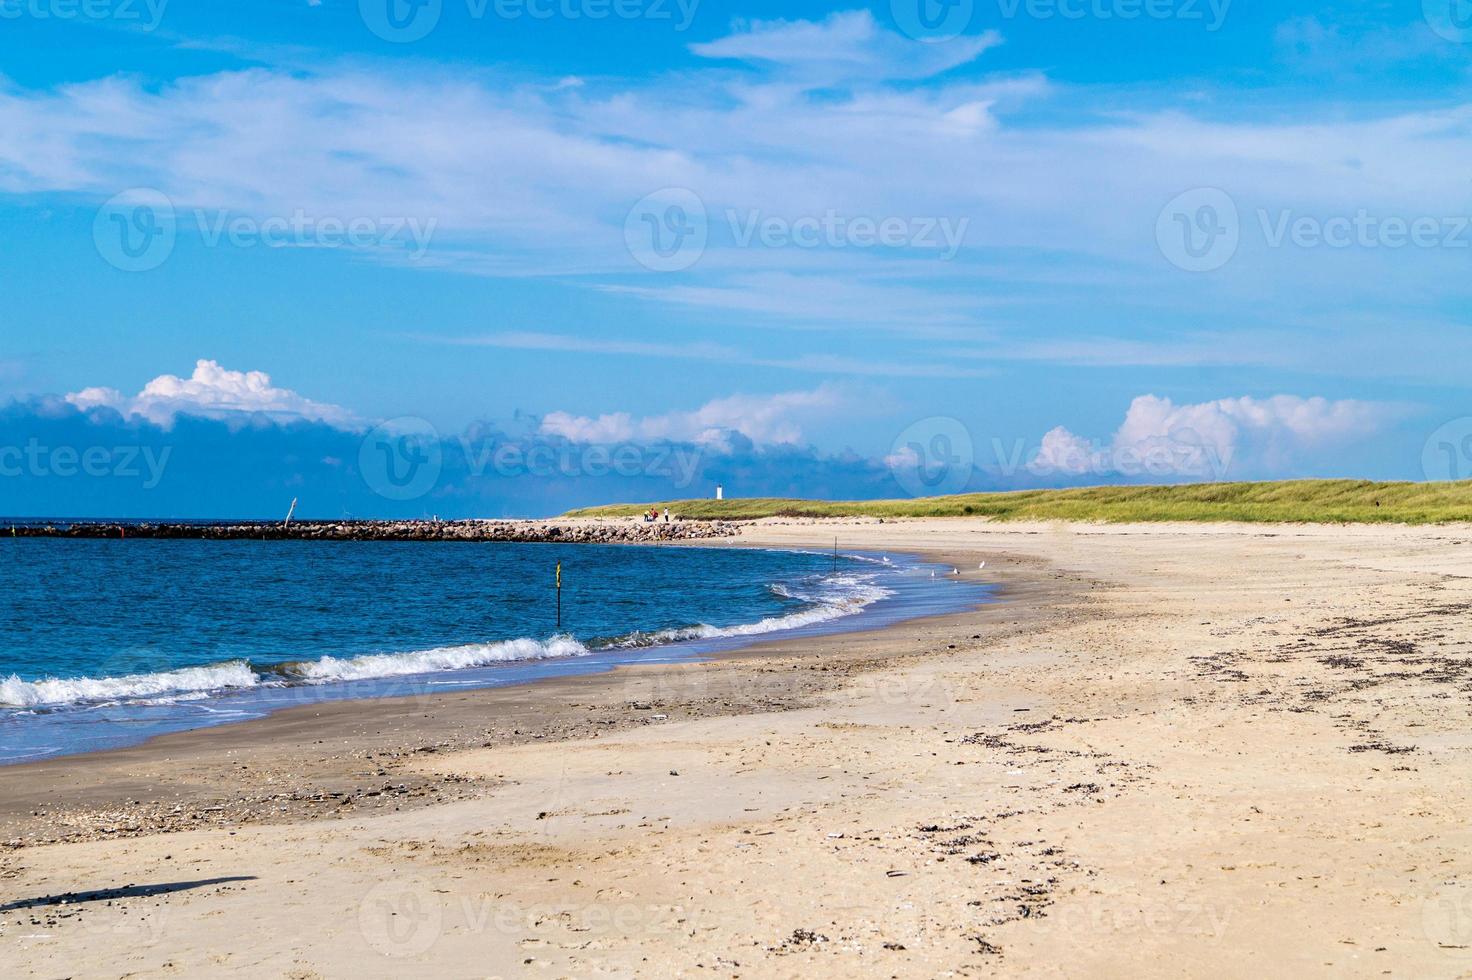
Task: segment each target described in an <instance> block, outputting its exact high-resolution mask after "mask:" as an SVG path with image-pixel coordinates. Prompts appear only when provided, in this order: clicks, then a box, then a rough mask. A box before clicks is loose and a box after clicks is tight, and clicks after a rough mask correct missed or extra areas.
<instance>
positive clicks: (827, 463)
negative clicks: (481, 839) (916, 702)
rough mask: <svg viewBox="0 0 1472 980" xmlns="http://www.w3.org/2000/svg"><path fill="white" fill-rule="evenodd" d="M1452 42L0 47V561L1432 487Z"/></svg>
mask: <svg viewBox="0 0 1472 980" xmlns="http://www.w3.org/2000/svg"><path fill="white" fill-rule="evenodd" d="M1469 79H1472V0H1424V2H1423V0H1402V2H1397V3H1393V4H1391V3H1375V2H1368V3H1367V2H1358V3H1339V4H1335V3H1315V4H1307V3H1298V2H1293V0H1287V2H1282V0H1279V2H1273V3H1266V2H1260V0H1259V2H1247V0H893V2H888V0H886V2H882V3H877V4H874V5H870V6H863V5H859V4H853V3H838V4H832V5H829V4H816V3H792V2H788V3H783V4H776V3H761V2H739V3H737V2H716V0H351V2H349V0H256V2H252V3H245V4H242V3H225V2H205V0H0V134H3V136H0V230H3V233H4V241H5V249H4V258H5V261H4V262H3V263H0V295H3V297H4V302H3V303H0V514H10V515H16V516H118V517H169V516H175V517H274V516H278V515H280V514H284V512H285V511H286V509H287V507H288V506H289V505H290V503H291V501H292V499H298V500H299V509H298V513H299V514H300V515H302V516H310V517H324V518H334V517H342V516H355V517H373V516H383V517H390V516H404V517H409V516H433V515H438V516H445V517H467V516H513V515H545V514H552V513H558V512H560V511H562V510H564V509H566V508H568V507H572V506H577V505H583V504H593V503H600V502H607V501H613V500H619V501H638V500H657V499H667V498H681V497H704V496H710V495H712V494H713V493H714V492H715V487H716V486H717V485H718V484H719V485H722V486H723V487H724V488H725V492H726V494H727V495H728V496H757V495H773V494H780V495H791V496H801V497H824V496H840V497H894V496H907V495H926V494H930V493H938V492H954V491H959V490H965V489H973V490H988V489H1011V488H1021V487H1035V486H1073V485H1084V484H1104V483H1140V482H1148V483H1161V482H1180V481H1195V480H1221V479H1277V478H1288V477H1326V476H1345V477H1356V478H1373V479H1404V480H1426V479H1433V480H1435V479H1441V480H1444V479H1454V478H1467V477H1472V417H1469V416H1472V405H1469V404H1468V399H1467V397H1466V392H1467V380H1468V371H1469V368H1472V339H1469V336H1468V314H1469V309H1472V308H1469V303H1468V298H1469V292H1472V275H1469V271H1472V220H1469V216H1472V88H1469V84H1468V83H1469Z"/></svg>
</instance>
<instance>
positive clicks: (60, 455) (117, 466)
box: [0, 359, 1403, 518]
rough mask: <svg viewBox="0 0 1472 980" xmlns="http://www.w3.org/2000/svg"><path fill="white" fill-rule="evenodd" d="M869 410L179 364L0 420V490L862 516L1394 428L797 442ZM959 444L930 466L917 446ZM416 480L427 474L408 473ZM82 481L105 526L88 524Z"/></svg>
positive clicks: (14, 409)
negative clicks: (395, 387) (432, 385)
mask: <svg viewBox="0 0 1472 980" xmlns="http://www.w3.org/2000/svg"><path fill="white" fill-rule="evenodd" d="M871 397H872V393H870V392H865V391H863V390H861V389H856V388H844V387H841V386H836V385H823V386H820V387H818V388H815V389H812V390H806V391H803V390H799V391H788V392H781V393H778V394H775V395H770V396H749V395H736V396H728V397H724V398H719V399H714V400H712V401H710V402H707V403H706V404H704V405H702V406H699V407H698V408H695V409H692V410H689V411H683V412H671V413H665V414H662V415H658V416H644V417H641V416H636V415H633V414H631V413H628V412H615V413H607V414H604V415H601V416H598V417H596V418H590V417H584V416H576V415H573V414H571V413H568V412H564V411H555V412H551V413H548V414H547V415H545V416H542V417H540V418H526V419H520V420H512V421H511V422H510V423H498V422H496V421H493V420H479V421H476V422H473V423H471V424H470V425H468V426H467V427H466V428H465V429H464V431H462V432H457V433H440V432H438V431H437V430H435V429H434V427H433V426H432V425H430V424H429V423H427V422H426V421H424V420H422V419H417V418H397V419H389V420H383V421H380V422H377V423H371V422H368V421H365V420H362V419H360V418H359V417H358V416H357V415H356V414H354V413H353V412H352V411H350V410H348V409H346V408H343V407H340V406H336V405H331V404H327V403H323V402H319V401H315V400H313V399H311V398H308V397H306V396H304V395H302V394H300V393H298V392H296V391H293V390H291V389H288V388H283V387H279V386H277V385H275V384H274V383H273V382H272V379H271V378H270V377H269V376H268V375H266V374H264V373H262V372H258V371H235V370H231V369H229V368H227V367H224V366H222V365H220V364H219V363H218V362H216V361H213V360H209V359H200V360H199V361H198V362H197V363H196V365H195V369H194V372H193V374H192V375H191V376H190V377H189V378H187V379H186V378H181V377H178V376H175V375H170V374H165V375H161V376H159V377H157V378H155V379H153V380H152V381H150V382H149V383H148V384H146V385H145V386H144V387H143V390H142V391H141V392H140V393H139V394H138V395H137V396H133V397H127V396H124V395H122V394H120V393H119V392H118V391H117V390H115V389H112V388H106V387H96V386H94V387H90V388H86V389H84V390H82V391H79V392H73V393H70V394H66V395H64V396H46V397H41V398H35V399H29V400H25V401H17V402H12V403H11V404H10V405H8V406H5V407H4V408H3V409H0V446H3V447H5V448H3V449H0V478H4V479H5V481H6V486H7V490H8V491H9V494H8V499H7V505H8V506H7V508H6V509H7V510H10V511H13V512H14V515H15V516H24V515H29V514H37V515H49V516H120V517H162V516H184V517H252V518H255V517H263V516H271V515H272V514H274V511H275V510H276V509H279V506H280V504H281V503H282V501H283V500H291V499H296V498H305V504H304V506H303V509H302V514H303V516H308V517H310V516H316V517H345V516H358V517H361V516H372V515H377V514H392V515H395V516H427V515H436V516H442V517H469V516H488V515H490V516H547V515H551V514H556V513H559V512H561V511H563V510H567V509H570V508H573V507H577V506H586V505H590V504H596V503H601V502H608V501H610V500H641V499H651V500H652V499H668V498H679V497H700V496H708V495H709V493H710V491H711V489H712V488H713V487H714V486H716V485H717V484H720V485H724V486H728V487H730V488H731V490H732V491H733V492H735V493H739V494H740V495H743V496H803V497H826V498H860V499H862V498H873V497H881V496H904V495H906V494H909V495H916V494H919V493H922V492H959V491H962V490H996V489H1018V488H1024V487H1033V486H1054V485H1081V484H1090V483H1115V482H1139V481H1140V480H1153V481H1159V482H1181V481H1192V480H1203V479H1212V480H1225V479H1243V478H1251V477H1254V476H1268V475H1274V474H1275V473H1276V472H1278V471H1280V470H1281V468H1282V467H1283V466H1284V465H1287V464H1289V463H1290V462H1292V463H1297V462H1298V461H1300V460H1301V459H1302V458H1304V457H1312V456H1313V455H1314V454H1317V453H1323V452H1332V451H1333V450H1334V449H1336V448H1337V447H1341V446H1343V445H1344V444H1345V443H1346V442H1348V441H1350V440H1353V439H1356V438H1361V437H1363V436H1364V435H1365V434H1367V433H1371V432H1374V431H1376V430H1378V429H1380V428H1382V427H1383V426H1385V425H1387V424H1389V423H1391V422H1392V421H1393V420H1394V419H1395V418H1396V417H1397V416H1398V415H1400V414H1401V413H1402V411H1403V409H1402V408H1401V407H1400V406H1396V405H1386V404H1374V403H1366V402H1356V401H1328V400H1325V399H1322V398H1300V397H1296V396H1289V395H1279V396H1274V397H1272V398H1268V399H1254V398H1250V397H1241V398H1226V399H1218V400H1216V401H1213V402H1207V403H1201V404H1194V405H1176V404H1174V403H1172V402H1171V401H1170V399H1168V398H1160V397H1157V396H1154V395H1142V396H1140V397H1137V398H1135V399H1134V400H1133V401H1132V402H1131V403H1130V405H1129V407H1128V409H1127V411H1126V413H1125V416H1124V420H1123V422H1122V423H1121V424H1120V426H1119V427H1118V429H1117V431H1116V432H1115V433H1114V435H1113V437H1112V440H1110V441H1108V442H1100V441H1091V440H1089V439H1086V438H1084V437H1082V436H1079V435H1075V434H1074V433H1073V432H1071V431H1069V430H1068V429H1067V428H1065V427H1063V426H1057V427H1055V428H1053V429H1051V430H1049V431H1048V432H1046V433H1043V434H1041V435H1040V436H1039V437H1038V438H1037V439H1035V440H1014V441H1013V444H1012V445H1011V446H1009V445H1007V444H1006V442H1005V440H1003V439H1001V438H999V437H998V436H997V434H995V433H987V432H981V431H970V430H967V429H966V428H965V426H964V425H962V424H961V423H959V422H957V421H956V420H954V419H937V418H930V419H922V420H919V421H918V422H916V423H915V424H914V425H912V426H910V427H909V428H907V430H906V432H905V433H902V434H901V435H899V436H897V437H896V439H895V441H894V444H893V446H892V447H891V451H890V452H889V453H887V454H885V455H883V456H881V457H873V456H865V455H863V454H860V453H856V452H854V451H853V450H851V449H844V450H842V451H839V452H831V451H825V450H822V449H820V448H818V447H816V446H814V445H813V444H811V443H810V442H808V441H806V440H805V439H804V436H803V428H804V426H805V425H807V424H810V423H811V422H813V421H815V420H819V419H821V418H823V417H825V416H830V415H834V414H843V413H852V412H856V411H860V410H861V409H862V406H863V404H864V402H865V400H866V399H868V398H871ZM958 430H959V431H960V432H961V437H960V438H959V439H954V438H951V437H950V436H947V441H946V443H945V444H944V448H937V445H936V443H935V442H934V438H933V436H934V435H935V434H940V433H954V432H955V431H958ZM989 454H990V455H989ZM84 460H85V461H87V462H84ZM421 462H430V463H432V470H433V471H432V472H428V471H426V472H424V473H420V472H418V470H419V464H420V463H421ZM1019 463H1021V464H1022V465H1019ZM411 471H412V472H411ZM78 477H91V478H92V479H90V480H79V479H78ZM937 480H941V481H944V483H943V484H941V483H938V482H937ZM99 481H106V486H107V489H108V491H109V495H108V497H107V499H108V500H109V501H111V504H110V506H111V508H112V509H111V510H110V511H109V512H108V514H107V515H101V514H97V513H94V512H93V511H91V510H90V509H89V508H90V507H92V506H94V504H93V503H92V500H94V499H96V498H94V497H93V496H91V495H93V494H95V493H96V490H97V487H98V485H99ZM58 506H60V507H62V508H63V509H61V510H58V509H57V507H58ZM66 508H73V509H66Z"/></svg>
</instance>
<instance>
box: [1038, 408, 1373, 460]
mask: <svg viewBox="0 0 1472 980" xmlns="http://www.w3.org/2000/svg"><path fill="white" fill-rule="evenodd" d="M1398 413H1399V409H1398V408H1397V407H1396V406H1393V405H1387V404H1384V403H1379V402H1365V401H1355V400H1340V401H1330V400H1328V399H1325V398H1317V397H1316V398H1301V397H1298V396H1295V395H1274V396H1273V397H1271V398H1252V397H1248V396H1243V397H1240V398H1222V399H1218V400H1216V401H1209V402H1200V403H1196V404H1185V405H1177V404H1175V403H1174V402H1173V401H1171V399H1169V398H1161V397H1159V396H1156V395H1141V396H1139V397H1138V398H1136V399H1135V400H1134V401H1132V402H1131V403H1130V407H1129V410H1128V411H1127V412H1126V413H1125V417H1124V422H1123V423H1122V424H1121V425H1120V427H1119V429H1118V430H1117V431H1116V432H1115V433H1114V437H1113V439H1112V440H1111V442H1110V443H1109V444H1107V445H1102V444H1099V443H1094V442H1090V441H1089V440H1087V439H1085V438H1083V437H1082V436H1079V435H1076V434H1074V433H1073V432H1070V431H1069V430H1068V429H1066V428H1064V427H1062V426H1058V427H1057V428H1054V429H1052V430H1051V431H1050V432H1048V433H1047V434H1046V435H1045V436H1044V437H1043V440H1042V443H1041V446H1040V447H1039V449H1038V450H1037V452H1036V453H1034V455H1033V457H1032V459H1031V460H1030V462H1029V464H1028V468H1029V469H1030V470H1031V471H1032V472H1033V473H1034V474H1039V475H1046V474H1059V475H1066V476H1086V475H1095V476H1112V475H1123V476H1127V477H1161V478H1164V477H1182V478H1197V479H1223V478H1225V477H1227V475H1228V472H1229V471H1231V470H1234V469H1237V470H1245V471H1247V472H1255V471H1268V472H1274V471H1280V470H1284V469H1287V468H1290V467H1292V466H1293V465H1294V463H1295V462H1296V461H1297V456H1298V454H1299V453H1301V452H1306V451H1313V450H1319V449H1323V448H1324V447H1327V446H1333V445H1335V444H1342V443H1344V442H1346V441H1349V440H1351V439H1354V438H1356V437H1364V436H1367V435H1370V434H1372V433H1375V432H1378V431H1379V430H1380V429H1381V428H1382V427H1383V426H1384V425H1385V424H1386V423H1387V422H1388V421H1390V420H1391V419H1392V418H1393V417H1394V416H1395V415H1397V414H1398Z"/></svg>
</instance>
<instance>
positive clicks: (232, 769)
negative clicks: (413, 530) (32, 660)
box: [0, 521, 1009, 848]
mask: <svg viewBox="0 0 1472 980" xmlns="http://www.w3.org/2000/svg"><path fill="white" fill-rule="evenodd" d="M581 523H583V524H585V525H591V524H596V523H601V522H596V521H584V522H581ZM608 523H615V524H622V523H627V522H608ZM620 534H621V532H620V531H617V530H616V531H614V532H612V534H611V535H602V534H598V535H595V536H594V537H595V539H596V541H597V543H603V541H604V539H605V538H608V537H613V538H618V537H619V536H620ZM727 543H728V544H729V545H730V546H734V547H750V548H768V547H770V546H769V545H764V544H760V543H753V542H743V541H740V540H731V541H728V542H727ZM712 544H713V542H712V540H711V539H709V538H705V537H702V536H699V535H695V536H691V537H689V538H686V539H684V540H683V541H682V542H681V546H682V547H707V548H708V547H711V546H712ZM813 546H814V545H813V543H812V542H809V543H807V544H798V545H793V546H791V547H790V549H779V550H811V549H812V547H813ZM887 553H888V554H891V555H894V556H901V555H902V556H904V557H905V558H909V559H914V560H916V561H922V562H925V563H927V564H931V563H933V564H951V565H953V566H957V567H958V570H959V566H962V565H965V566H968V570H967V571H966V572H964V573H962V575H960V576H958V578H961V579H964V580H966V581H973V582H977V581H979V582H986V583H989V584H990V583H992V582H994V581H996V577H997V574H998V573H999V572H1001V571H1002V569H1000V568H999V567H996V566H994V567H993V569H992V571H993V575H992V576H991V577H988V576H986V575H983V574H981V573H980V572H979V571H978V572H972V571H971V570H970V569H972V568H974V567H975V565H976V564H977V563H978V562H979V561H980V560H983V559H981V558H980V557H979V555H977V554H971V553H966V554H953V555H948V554H934V553H924V552H906V551H899V550H892V551H889V552H887ZM994 561H995V559H994ZM1002 587H1003V592H1002V593H1001V594H999V595H996V596H993V597H990V598H988V599H986V600H983V601H981V602H978V603H977V604H975V605H974V607H972V608H969V609H966V610H964V611H960V612H950V613H944V614H941V615H938V616H937V615H904V616H903V617H902V618H901V620H900V622H898V623H894V622H890V623H886V624H884V625H880V626H874V627H865V626H849V625H846V624H845V623H844V622H843V620H835V621H831V622H829V623H828V624H825V625H826V626H827V627H828V629H827V630H825V631H823V632H819V633H817V634H816V635H814V634H811V633H806V634H804V633H802V632H800V631H790V630H789V631H783V632H781V633H777V634H774V635H773V636H771V637H766V638H763V637H761V636H759V635H758V636H753V637H751V638H749V640H748V641H746V642H742V643H740V644H739V645H736V646H734V648H731V649H720V650H716V651H712V652H702V653H690V652H688V651H686V650H684V649H682V648H681V647H680V645H679V644H671V645H669V646H668V647H666V648H655V649H656V650H660V649H665V650H668V654H667V655H668V657H670V658H671V659H669V660H665V659H659V660H656V661H655V662H653V663H649V664H641V663H616V664H614V665H612V666H610V667H606V668H601V669H597V670H584V669H583V668H584V667H585V665H584V664H582V663H580V662H579V659H581V658H578V659H570V660H569V661H568V662H567V663H566V664H565V666H567V667H568V668H569V671H570V672H569V673H568V674H567V675H566V676H554V677H547V678H539V679H535V680H529V681H524V682H516V683H513V684H510V685H506V686H498V687H470V688H465V689H458V690H456V691H454V692H444V691H435V690H432V689H428V688H425V687H423V686H420V685H415V684H412V683H410V682H407V681H406V685H405V686H408V687H410V688H412V689H414V690H415V691H416V693H413V694H406V695H394V696H388V697H373V696H364V697H357V698H349V699H344V700H338V701H321V702H316V701H313V702H309V703H305V704H302V705H298V706H293V707H287V708H281V709H277V710H274V711H272V712H270V713H269V714H267V715H265V716H264V717H256V718H249V719H245V720H240V721H231V722H226V723H223V724H219V725H212V726H208V727H199V728H190V729H187V730H184V731H178V732H169V733H165V734H160V735H155V736H152V737H149V738H148V739H147V740H145V741H142V742H138V743H134V744H126V745H122V746H118V747H114V748H106V749H101V750H95V751H82V752H72V753H67V754H62V755H57V756H51V757H46V758H41V759H35V760H27V761H22V762H16V763H11V764H7V765H4V766H0V786H3V787H4V792H0V846H7V847H12V848H14V847H23V846H27V845H31V844H34V843H54V842H59V841H73V842H75V841H78V840H89V839H100V838H115V837H126V836H146V835H149V834H153V833H159V832H169V831H172V830H177V829H180V828H191V829H192V828H196V827H198V826H201V825H202V824H219V825H225V824H235V823H247V822H273V823H274V822H289V821H291V820H297V819H312V818H318V817H324V816H325V817H338V816H342V815H343V814H344V813H347V812H351V808H352V807H354V806H361V805H364V804H367V805H370V806H373V805H375V804H376V803H387V802H389V801H390V800H392V801H394V802H395V803H396V805H398V806H399V807H404V806H415V805H424V804H427V803H433V802H439V801H441V800H442V799H447V798H466V797H468V796H471V795H473V794H474V792H475V791H476V790H477V789H479V788H481V787H475V786H471V785H469V784H464V783H461V784H451V785H439V784H438V783H437V781H429V782H426V781H423V780H419V779H417V778H413V777H412V776H403V777H402V778H398V777H396V770H397V769H398V768H399V766H398V761H399V760H405V759H411V758H412V757H413V756H415V755H417V754H422V753H430V752H444V751H456V750H464V749H468V748H474V747H480V748H484V747H488V746H491V745H515V744H525V743H528V742H533V741H539V740H556V739H577V738H587V737H598V736H599V735H602V734H608V733H610V732H616V731H622V730H626V729H629V728H633V727H638V726H641V725H644V724H648V723H649V721H650V720H651V719H654V718H656V716H662V717H659V718H658V720H661V721H662V720H665V719H667V718H669V717H683V718H702V717H711V716H714V715H718V714H727V713H739V712H745V711H754V710H768V711H781V710H787V709H790V708H792V707H795V706H799V705H802V704H806V703H808V702H809V701H810V700H811V698H812V697H813V696H815V695H816V694H818V693H820V692H821V691H823V690H826V689H828V688H829V687H831V686H832V684H834V683H836V682H837V681H838V679H839V678H840V677H841V676H847V674H848V673H850V672H851V671H852V670H855V669H857V668H852V667H850V666H849V665H844V666H845V667H846V668H848V669H845V670H843V671H841V672H840V671H838V670H834V669H830V668H831V665H825V669H824V670H823V671H821V672H819V676H816V677H813V678H807V679H805V680H803V681H802V682H800V683H798V684H796V685H794V684H792V683H789V682H786V681H784V682H783V683H782V684H780V685H778V684H773V685H770V686H771V688H772V690H770V691H762V690H758V689H756V688H755V687H754V685H753V683H752V680H751V677H750V675H749V674H748V673H747V672H746V671H745V669H744V667H743V666H742V665H743V664H744V663H745V662H748V661H754V660H762V659H786V658H791V657H792V656H794V655H797V654H801V655H803V656H822V657H826V658H829V659H833V658H835V657H838V656H840V655H842V654H843V653H844V652H845V651H847V650H848V649H849V647H850V644H851V643H852V642H853V641H854V640H856V639H857V638H862V637H868V638H869V639H868V640H866V641H865V642H866V643H868V642H876V641H877V642H879V643H882V644H889V643H891V642H901V641H898V640H897V639H896V638H894V637H893V634H892V633H891V632H890V631H893V630H897V629H900V628H902V627H906V626H911V627H913V628H914V629H915V630H916V631H920V632H928V631H931V630H935V631H940V632H947V633H955V634H956V635H957V636H958V637H959V636H960V635H961V634H965V635H966V636H967V637H970V636H972V635H974V634H975V631H976V629H978V628H981V626H982V625H985V623H984V619H983V618H978V614H979V613H981V612H983V611H984V610H985V609H986V608H987V606H988V605H990V604H991V603H992V602H994V601H1003V600H1006V599H1007V598H1009V596H1008V594H1007V593H1006V591H1005V584H1003V586H1002ZM968 630H969V631H970V632H967V631H968ZM873 666H874V664H873V663H872V662H871V663H870V667H871V668H872V667H873ZM722 667H724V668H727V669H733V670H735V671H737V672H738V673H740V675H741V676H733V677H728V678H723V679H722V680H721V681H716V682H712V680H711V675H712V671H713V670H714V669H720V668H722ZM452 673H453V672H452ZM425 676H426V677H428V676H433V675H425ZM626 690H633V691H634V692H635V693H634V695H632V696H630V697H627V698H625V703H623V704H620V703H618V698H619V697H620V696H622V695H620V694H619V693H618V692H624V691H626ZM641 691H642V692H644V693H642V694H641V693H639V692H641ZM659 692H667V693H664V694H663V695H661V694H660V693H659ZM630 704H635V705H640V706H641V707H638V708H630V707H629V705H630ZM646 705H647V707H642V706H646ZM488 718H491V719H494V724H492V725H490V726H487V724H486V719H488ZM324 744H332V745H335V746H336V751H334V752H332V753H330V754H328V755H326V756H324V754H323V751H322V749H321V746H322V745H324ZM368 758H372V759H374V760H376V761H375V762H374V765H373V766H367V765H366V763H365V761H364V760H365V759H368ZM226 760H228V761H226ZM181 771H182V772H183V773H187V775H186V776H184V777H182V778H181V776H180V772H181ZM142 773H151V774H152V777H151V781H150V782H148V785H147V788H146V789H145V788H143V786H142V785H140V783H141V781H140V779H139V778H138V777H139V774H142ZM404 780H407V782H405V781H404ZM401 787H403V788H402V789H401ZM283 797H285V805H283Z"/></svg>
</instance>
